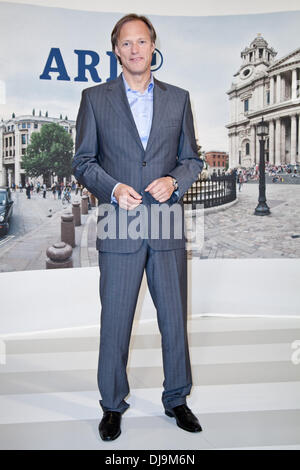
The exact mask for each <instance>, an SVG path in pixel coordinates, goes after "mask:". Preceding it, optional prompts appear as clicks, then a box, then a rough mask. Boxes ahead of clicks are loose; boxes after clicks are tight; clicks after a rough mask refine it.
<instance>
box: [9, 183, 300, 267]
mask: <svg viewBox="0 0 300 470" xmlns="http://www.w3.org/2000/svg"><path fill="white" fill-rule="evenodd" d="M266 193H267V204H268V206H269V207H270V210H271V214H270V215H269V216H263V217H261V216H255V215H254V210H255V207H256V205H257V203H258V185H254V184H248V183H246V184H244V185H243V187H242V190H241V191H240V192H239V191H238V190H237V196H238V201H237V203H236V204H234V205H232V206H231V207H228V208H227V209H226V210H219V211H217V212H211V213H205V215H204V246H203V248H202V249H201V250H200V249H199V250H197V249H193V251H189V252H188V257H189V258H192V257H197V258H200V259H207V258H299V257H300V237H299V238H298V237H297V236H298V235H299V236H300V185H276V184H270V185H267V190H266ZM59 209H60V208H59ZM56 210H57V209H56ZM67 210H68V211H71V210H72V208H71V206H69V207H68V209H67ZM96 211H97V208H92V209H91V210H89V214H88V215H82V216H81V222H82V225H81V226H80V227H75V242H76V246H75V248H73V266H74V267H88V266H98V252H97V250H96V224H97V219H96ZM62 213H63V210H61V209H60V210H57V211H56V212H55V213H54V214H53V216H52V217H49V218H48V217H45V215H44V217H43V219H41V220H42V222H39V224H36V225H35V228H34V229H32V230H31V231H30V232H29V233H26V234H25V235H23V236H19V237H15V238H13V237H12V238H11V239H9V240H8V241H7V243H6V244H4V245H2V246H0V272H9V271H23V270H34V269H45V267H46V250H47V248H48V247H49V246H51V245H53V244H54V243H56V242H58V241H60V230H61V229H60V224H61V215H62Z"/></svg>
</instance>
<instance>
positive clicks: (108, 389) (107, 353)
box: [98, 240, 192, 412]
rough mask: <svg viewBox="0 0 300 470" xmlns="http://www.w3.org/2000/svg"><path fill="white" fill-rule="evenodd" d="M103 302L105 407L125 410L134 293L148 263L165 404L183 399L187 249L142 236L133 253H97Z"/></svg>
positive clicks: (187, 385) (186, 385) (187, 384)
mask: <svg viewBox="0 0 300 470" xmlns="http://www.w3.org/2000/svg"><path fill="white" fill-rule="evenodd" d="M99 266H100V271H101V276H100V296H101V303H102V311H101V328H100V351H99V363H98V386H99V390H100V393H101V398H102V400H101V401H100V404H101V406H102V408H103V409H104V410H108V409H109V410H114V411H120V412H124V411H125V410H126V409H127V408H128V406H129V405H128V403H126V401H125V397H126V396H127V395H128V393H129V384H128V379H127V373H126V367H127V360H128V349H129V342H130V335H131V329H132V321H133V317H134V312H135V308H136V303H137V298H138V293H139V289H140V285H141V281H142V277H143V272H144V268H146V275H147V282H148V286H149V290H150V293H151V296H152V299H153V302H154V305H155V307H156V309H157V316H158V325H159V329H160V332H161V335H162V353H163V368H164V376H165V380H164V383H163V386H164V391H163V394H162V402H163V405H164V407H165V408H166V409H168V408H169V409H170V408H172V407H174V406H177V405H180V404H183V403H186V395H188V394H189V393H190V390H191V385H192V378H191V367H190V358H189V351H188V342H187V330H186V320H187V305H186V301H187V269H186V251H185V250H184V249H179V250H163V251H158V250H153V249H152V248H151V247H150V246H149V245H148V243H147V241H146V240H144V242H143V244H142V247H141V248H140V249H139V250H138V251H137V252H135V253H107V252H100V253H99Z"/></svg>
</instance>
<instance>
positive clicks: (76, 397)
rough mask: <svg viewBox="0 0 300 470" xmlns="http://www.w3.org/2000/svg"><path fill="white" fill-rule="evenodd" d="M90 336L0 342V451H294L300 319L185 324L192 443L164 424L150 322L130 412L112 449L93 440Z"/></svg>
mask: <svg viewBox="0 0 300 470" xmlns="http://www.w3.org/2000/svg"><path fill="white" fill-rule="evenodd" d="M98 331H99V327H98V326H95V327H88V328H75V329H71V330H68V329H66V330H60V331H52V332H45V333H42V332H40V333H34V334H19V335H14V336H12V335H10V336H7V337H6V338H5V341H2V342H1V345H0V448H1V449H107V450H110V449H258V448H259V449H273V448H274V449H300V363H299V364H297V362H299V361H297V360H295V358H296V359H297V357H298V358H299V359H300V353H299V354H298V355H297V351H296V349H297V348H298V349H299V348H300V318H299V319H297V318H278V317H277V318H270V317H260V318H255V317H252V318H251V317H233V318H230V317H224V316H223V317H218V316H213V317H203V316H198V317H193V319H191V320H189V338H190V352H191V360H192V369H193V382H194V386H193V389H192V393H191V395H190V397H189V399H188V404H189V406H190V407H191V408H192V410H193V411H194V412H195V413H196V414H197V416H198V418H199V420H200V423H201V425H202V428H203V432H201V433H199V434H195V435H194V434H191V433H188V432H185V431H183V430H181V429H179V428H178V427H177V426H176V424H175V421H174V420H173V419H171V418H168V417H167V416H165V415H164V414H163V409H162V405H161V392H162V382H163V373H162V360H161V350H160V336H159V332H158V329H157V325H156V322H153V321H150V320H149V321H143V322H140V323H139V324H135V325H134V330H133V336H132V341H131V354H130V359H129V365H128V376H129V382H130V386H131V393H130V395H129V397H128V399H127V401H128V402H129V403H130V405H131V406H130V408H129V410H128V411H127V412H126V413H125V414H124V416H123V419H122V434H121V436H120V437H119V438H118V439H117V440H116V441H113V442H110V443H104V442H103V441H101V439H100V437H99V435H98V424H99V420H100V419H101V416H102V411H101V409H100V406H99V403H98V400H99V398H100V397H99V392H98V389H97V381H96V367H97V360H98V346H99V339H98V336H99V335H98ZM297 341H298V343H297Z"/></svg>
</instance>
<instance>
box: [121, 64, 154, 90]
mask: <svg viewBox="0 0 300 470" xmlns="http://www.w3.org/2000/svg"><path fill="white" fill-rule="evenodd" d="M123 75H124V78H125V80H126V82H127V83H128V85H129V86H130V88H131V90H134V91H139V92H140V93H144V91H145V90H146V89H147V87H148V85H149V83H150V80H151V71H150V70H147V71H146V72H145V73H144V74H140V75H131V74H128V72H127V71H126V70H123Z"/></svg>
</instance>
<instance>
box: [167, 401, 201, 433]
mask: <svg viewBox="0 0 300 470" xmlns="http://www.w3.org/2000/svg"><path fill="white" fill-rule="evenodd" d="M165 413H166V415H167V416H170V418H176V423H177V426H178V427H180V428H181V429H184V430H185V431H189V432H200V431H202V428H201V426H200V423H199V421H198V419H197V418H196V416H195V415H194V414H193V413H192V412H191V410H190V409H189V408H188V407H187V406H186V405H179V406H175V408H172V409H171V410H165Z"/></svg>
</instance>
